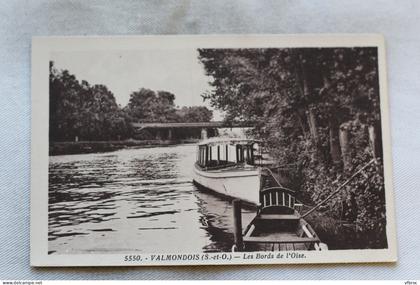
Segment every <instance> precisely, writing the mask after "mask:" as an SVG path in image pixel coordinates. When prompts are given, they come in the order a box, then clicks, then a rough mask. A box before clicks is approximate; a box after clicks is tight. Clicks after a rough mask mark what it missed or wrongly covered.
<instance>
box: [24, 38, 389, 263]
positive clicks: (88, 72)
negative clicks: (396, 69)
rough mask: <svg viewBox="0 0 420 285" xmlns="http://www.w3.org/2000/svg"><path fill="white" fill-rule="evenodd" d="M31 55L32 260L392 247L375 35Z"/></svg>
mask: <svg viewBox="0 0 420 285" xmlns="http://www.w3.org/2000/svg"><path fill="white" fill-rule="evenodd" d="M32 56H33V58H32V62H33V67H32V68H33V71H32V72H33V74H32V76H33V82H32V84H33V85H32V91H33V94H32V102H33V105H34V107H33V118H34V119H33V121H32V126H33V127H32V140H33V142H32V149H33V150H34V149H35V148H36V149H37V150H38V151H37V153H36V154H33V156H32V212H31V213H32V214H31V219H32V232H31V239H32V241H31V242H32V245H31V246H32V256H31V258H32V263H33V265H40V266H42V265H52V266H56V265H136V266H139V265H178V264H179V265H181V264H197V265H199V264H248V263H263V264H264V263H321V262H326V263H328V262H384V261H385V262H386V261H395V260H396V241H395V239H396V237H395V224H394V223H395V221H394V206H393V193H392V176H391V175H392V174H391V158H390V157H391V156H390V139H389V120H388V102H387V100H388V99H387V94H386V69H385V63H384V57H385V55H384V47H383V40H382V38H381V37H380V36H373V35H372V36H367V35H365V36H360V37H357V36H347V37H346V36H321V35H319V36H316V35H313V36H306V37H305V36H289V37H288V36H200V37H197V36H167V37H165V36H155V37H153V36H151V37H127V38H124V37H121V38H112V37H102V38H101V37H98V38H89V37H86V38H83V37H73V38H71V37H68V38H66V37H62V38H38V39H34V41H33V55H32ZM38 115H39V116H38Z"/></svg>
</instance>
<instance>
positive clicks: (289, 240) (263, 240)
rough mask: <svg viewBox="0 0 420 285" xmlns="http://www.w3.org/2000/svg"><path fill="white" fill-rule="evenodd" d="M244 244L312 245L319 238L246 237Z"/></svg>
mask: <svg viewBox="0 0 420 285" xmlns="http://www.w3.org/2000/svg"><path fill="white" fill-rule="evenodd" d="M243 241H244V242H259V243H313V242H319V238H316V237H312V238H310V237H298V236H296V237H285V238H281V237H270V236H268V237H258V236H256V237H252V236H251V237H247V236H244V238H243Z"/></svg>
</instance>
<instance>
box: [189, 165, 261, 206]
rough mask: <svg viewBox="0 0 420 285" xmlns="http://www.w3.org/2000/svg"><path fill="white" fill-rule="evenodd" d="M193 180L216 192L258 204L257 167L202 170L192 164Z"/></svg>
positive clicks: (258, 183) (258, 181) (258, 180)
mask: <svg viewBox="0 0 420 285" xmlns="http://www.w3.org/2000/svg"><path fill="white" fill-rule="evenodd" d="M193 180H194V182H195V183H197V184H199V185H200V186H202V187H205V188H207V189H209V190H211V191H214V192H216V193H217V194H220V195H223V196H227V197H230V198H236V199H241V200H242V201H245V202H247V203H250V204H252V205H259V200H260V197H259V187H260V176H259V172H258V169H256V168H250V169H230V170H228V171H226V170H224V169H221V170H203V169H200V168H199V167H197V166H196V165H195V166H194V174H193Z"/></svg>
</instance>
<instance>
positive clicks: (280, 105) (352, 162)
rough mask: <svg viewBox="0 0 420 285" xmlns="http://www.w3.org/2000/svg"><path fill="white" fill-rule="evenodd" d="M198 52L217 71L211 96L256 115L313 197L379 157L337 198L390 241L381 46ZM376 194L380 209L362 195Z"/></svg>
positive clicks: (259, 132) (231, 109) (217, 103)
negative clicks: (380, 81)
mask: <svg viewBox="0 0 420 285" xmlns="http://www.w3.org/2000/svg"><path fill="white" fill-rule="evenodd" d="M199 60H200V61H201V62H202V64H203V66H204V68H205V71H206V74H207V75H209V76H210V77H212V81H211V85H212V86H213V89H212V91H211V92H208V93H206V94H204V95H203V97H204V99H205V100H209V102H210V104H211V106H213V107H215V108H218V109H220V110H223V111H225V112H226V113H227V116H226V118H227V119H228V120H241V121H252V122H254V123H255V128H254V130H253V133H254V135H255V136H256V137H257V138H261V139H263V140H264V141H265V142H266V143H267V145H268V146H269V147H270V148H271V150H272V153H273V154H274V155H275V157H276V159H277V163H278V164H279V165H283V166H284V165H293V166H294V167H293V168H292V169H293V171H292V170H291V172H290V177H291V178H292V179H291V182H290V184H291V185H290V186H291V187H294V188H296V189H300V190H301V191H300V195H301V198H302V199H304V200H305V201H307V202H308V203H316V202H318V201H320V200H322V198H324V197H325V196H326V195H328V194H329V193H330V192H331V191H332V190H333V189H334V187H335V184H336V183H338V182H340V181H343V179H345V178H346V177H348V176H350V175H351V174H352V172H353V171H354V170H355V169H356V168H357V167H359V166H360V165H363V164H364V163H366V162H367V161H369V160H370V159H372V157H376V158H377V159H378V164H377V166H376V167H372V168H371V169H369V170H368V171H367V175H368V177H370V178H369V179H373V180H369V179H365V178H359V179H357V180H355V181H354V183H352V185H351V186H349V187H348V188H347V191H346V192H345V193H344V195H343V197H338V198H337V199H335V200H333V201H331V205H330V206H331V207H332V208H334V209H335V214H334V213H333V214H334V215H336V216H338V215H339V211H338V209H341V205H342V202H343V200H344V201H346V203H347V204H348V207H347V213H346V214H348V218H351V219H352V220H353V221H354V222H355V223H356V224H357V225H358V227H360V229H361V230H365V231H368V230H376V231H377V235H376V237H377V238H376V239H375V241H374V242H373V243H374V245H371V246H372V247H374V246H377V247H382V246H384V239H383V236H384V235H385V230H384V229H385V227H384V224H385V220H384V216H385V215H384V211H385V207H384V205H385V201H384V187H383V181H382V182H381V177H382V179H383V171H382V163H381V160H380V158H381V157H382V153H381V148H380V146H381V143H380V142H381V137H380V109H379V84H378V72H377V50H376V48H293V49H288V48H285V49H272V48H268V49H199ZM368 130H370V133H369V132H368ZM372 146H376V147H375V148H372ZM373 177H374V178H373ZM367 181H370V182H367ZM373 181H375V183H378V184H374V183H373ZM355 197H356V198H355ZM373 197H375V198H374V199H376V200H377V201H378V203H379V205H381V206H379V210H378V209H377V208H375V209H373V208H369V207H368V205H367V203H361V202H360V200H363V199H372V198H373ZM350 213H353V214H350ZM368 225H369V226H368ZM381 225H382V226H381ZM375 242H376V243H375Z"/></svg>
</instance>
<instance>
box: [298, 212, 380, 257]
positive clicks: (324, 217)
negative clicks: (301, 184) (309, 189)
mask: <svg viewBox="0 0 420 285" xmlns="http://www.w3.org/2000/svg"><path fill="white" fill-rule="evenodd" d="M308 210H310V207H308V206H304V209H303V210H302V213H306V212H307V211H308ZM305 220H306V221H307V222H308V223H310V224H311V226H312V227H313V229H314V230H315V232H316V233H317V234H318V236H319V238H320V239H321V241H322V242H323V243H326V244H327V245H328V248H329V249H332V250H334V249H365V248H386V244H385V245H384V246H382V247H378V246H375V245H373V244H371V242H370V241H372V240H374V239H377V238H378V237H377V236H375V235H377V233H374V232H371V233H367V232H360V231H357V230H356V226H355V225H354V224H349V223H347V222H345V221H340V220H337V219H335V218H332V217H331V216H330V213H329V211H319V210H315V211H314V212H313V213H311V214H309V215H308V216H307V217H305Z"/></svg>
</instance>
